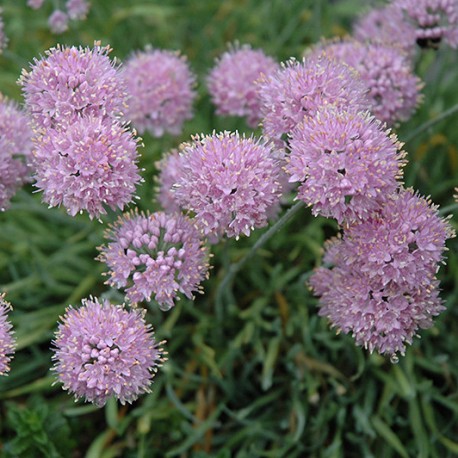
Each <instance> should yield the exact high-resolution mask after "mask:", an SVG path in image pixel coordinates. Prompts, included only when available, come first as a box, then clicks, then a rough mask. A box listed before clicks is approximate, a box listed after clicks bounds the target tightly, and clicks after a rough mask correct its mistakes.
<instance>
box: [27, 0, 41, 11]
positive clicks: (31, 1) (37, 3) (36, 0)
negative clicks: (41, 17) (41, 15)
mask: <svg viewBox="0 0 458 458" xmlns="http://www.w3.org/2000/svg"><path fill="white" fill-rule="evenodd" d="M44 1H45V0H27V6H29V7H30V8H32V9H34V10H38V9H40V8H41V7H42V6H43V3H44Z"/></svg>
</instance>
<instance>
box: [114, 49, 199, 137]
mask: <svg viewBox="0 0 458 458" xmlns="http://www.w3.org/2000/svg"><path fill="white" fill-rule="evenodd" d="M123 75H124V78H125V79H126V83H127V91H128V96H129V100H128V105H129V107H128V110H127V113H126V119H128V120H130V121H132V125H133V126H134V127H135V128H136V129H137V130H138V131H139V132H140V133H143V132H145V131H148V132H150V133H151V135H153V136H155V137H161V136H162V135H164V133H166V132H169V133H171V134H174V135H178V134H179V133H180V132H181V129H182V125H183V122H184V121H185V120H187V119H190V118H191V117H192V103H193V101H194V98H195V96H196V93H195V91H194V90H193V86H194V84H195V76H194V75H193V74H192V73H191V70H190V69H189V65H188V63H187V61H186V58H185V57H184V56H180V55H179V54H178V53H177V52H172V51H163V50H158V49H149V50H146V51H144V52H137V53H135V54H133V55H132V56H131V57H130V58H129V59H128V60H127V61H126V63H125V65H124V67H123Z"/></svg>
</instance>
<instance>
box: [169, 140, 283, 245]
mask: <svg viewBox="0 0 458 458" xmlns="http://www.w3.org/2000/svg"><path fill="white" fill-rule="evenodd" d="M180 154H181V155H182V156H183V157H182V159H180V162H179V167H178V174H177V175H178V176H177V178H176V182H175V183H174V185H173V186H172V193H173V196H174V199H175V200H176V202H177V203H178V205H179V206H180V207H181V208H183V209H185V210H187V211H189V212H192V213H193V214H194V218H195V221H196V223H197V224H198V226H199V227H200V228H201V230H202V231H203V233H204V234H205V235H208V236H213V237H220V236H222V235H224V234H225V235H227V236H228V237H236V238H238V237H239V236H240V234H245V235H247V236H248V235H250V232H251V231H252V230H253V229H254V228H259V227H263V226H265V225H266V224H267V211H268V210H269V208H271V207H272V206H273V205H275V204H277V203H278V201H279V199H280V196H281V185H280V182H279V173H280V162H279V160H277V159H276V157H275V155H274V154H273V151H272V145H271V144H268V143H266V142H264V141H262V140H256V139H255V138H253V137H250V138H244V137H241V136H240V135H239V134H238V133H231V132H223V133H220V134H214V135H208V136H202V137H199V136H196V137H194V139H193V142H192V143H190V144H184V145H182V147H181V153H180Z"/></svg>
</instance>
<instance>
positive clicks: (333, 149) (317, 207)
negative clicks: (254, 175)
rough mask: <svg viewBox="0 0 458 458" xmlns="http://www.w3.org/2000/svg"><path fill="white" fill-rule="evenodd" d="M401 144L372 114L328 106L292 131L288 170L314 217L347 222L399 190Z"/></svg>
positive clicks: (360, 216)
mask: <svg viewBox="0 0 458 458" xmlns="http://www.w3.org/2000/svg"><path fill="white" fill-rule="evenodd" d="M401 146H402V145H401V144H400V143H399V142H398V141H397V138H396V136H395V135H394V134H391V135H390V132H389V131H386V130H385V129H384V127H383V125H382V124H381V123H380V121H378V120H376V119H374V117H373V116H371V115H370V114H369V113H368V112H365V113H363V112H359V113H354V112H347V111H343V110H338V109H336V108H335V107H327V108H326V107H325V108H322V109H320V110H318V111H317V112H316V114H315V116H314V117H306V118H304V121H303V122H302V123H300V124H299V125H298V126H297V127H296V128H295V129H294V130H293V131H292V133H291V139H290V150H291V154H290V155H289V157H288V158H287V161H288V162H287V165H286V168H285V170H286V172H287V173H289V174H290V175H291V176H290V181H291V182H300V183H301V185H300V187H299V190H298V195H297V198H298V199H301V200H303V201H304V202H306V203H307V204H308V205H310V206H312V213H313V214H314V215H322V216H325V217H330V218H335V219H336V220H337V221H338V222H339V223H342V222H343V221H344V220H346V221H351V220H355V219H361V218H365V217H367V215H369V214H370V213H371V212H372V211H373V210H375V209H377V208H378V207H379V206H380V205H381V204H382V203H383V201H384V199H385V198H386V196H388V195H389V194H391V193H393V191H394V190H395V189H396V188H397V187H398V185H399V183H398V180H399V179H400V178H401V177H402V167H403V166H404V161H403V157H404V155H405V153H404V152H402V151H401Z"/></svg>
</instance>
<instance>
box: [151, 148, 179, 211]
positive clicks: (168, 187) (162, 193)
mask: <svg viewBox="0 0 458 458" xmlns="http://www.w3.org/2000/svg"><path fill="white" fill-rule="evenodd" d="M182 162H183V156H182V155H180V153H179V151H178V150H172V151H170V152H169V153H168V154H166V155H165V156H164V157H163V158H162V159H161V160H160V161H158V162H157V163H156V167H157V168H158V169H159V175H158V176H157V184H158V192H157V200H158V201H159V203H160V204H161V206H162V208H163V210H164V211H165V212H166V213H179V212H180V211H181V208H180V206H179V205H178V203H177V201H176V200H175V193H174V192H173V189H174V186H175V184H176V183H177V181H178V178H179V176H180V173H181V164H182Z"/></svg>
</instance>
